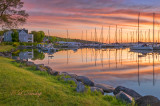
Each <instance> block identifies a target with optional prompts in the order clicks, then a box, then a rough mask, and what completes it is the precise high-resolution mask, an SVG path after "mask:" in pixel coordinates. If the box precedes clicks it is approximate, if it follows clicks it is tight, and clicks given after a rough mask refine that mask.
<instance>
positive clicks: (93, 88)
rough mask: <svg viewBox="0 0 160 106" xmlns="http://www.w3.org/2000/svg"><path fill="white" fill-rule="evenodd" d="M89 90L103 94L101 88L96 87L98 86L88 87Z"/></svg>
mask: <svg viewBox="0 0 160 106" xmlns="http://www.w3.org/2000/svg"><path fill="white" fill-rule="evenodd" d="M90 90H91V92H95V91H98V92H101V93H102V94H104V92H103V89H101V88H98V87H90Z"/></svg>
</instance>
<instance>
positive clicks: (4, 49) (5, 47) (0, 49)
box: [0, 45, 15, 52]
mask: <svg viewBox="0 0 160 106" xmlns="http://www.w3.org/2000/svg"><path fill="white" fill-rule="evenodd" d="M14 48H15V47H13V46H12V45H0V52H7V51H10V50H11V49H14Z"/></svg>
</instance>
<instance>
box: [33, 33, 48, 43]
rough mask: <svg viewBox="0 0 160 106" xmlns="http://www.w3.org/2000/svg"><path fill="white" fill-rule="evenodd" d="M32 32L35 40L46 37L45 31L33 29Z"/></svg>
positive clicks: (41, 39)
mask: <svg viewBox="0 0 160 106" xmlns="http://www.w3.org/2000/svg"><path fill="white" fill-rule="evenodd" d="M31 34H33V36H34V42H38V43H40V42H42V41H43V38H44V37H45V33H44V32H43V31H38V32H36V31H32V32H31Z"/></svg>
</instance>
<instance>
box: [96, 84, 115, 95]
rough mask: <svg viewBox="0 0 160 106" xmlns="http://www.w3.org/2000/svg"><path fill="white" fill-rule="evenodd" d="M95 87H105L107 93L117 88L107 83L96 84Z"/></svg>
mask: <svg viewBox="0 0 160 106" xmlns="http://www.w3.org/2000/svg"><path fill="white" fill-rule="evenodd" d="M95 87H98V88H101V89H103V91H104V92H106V93H111V92H113V91H114V89H115V88H114V87H112V86H110V85H106V84H95Z"/></svg>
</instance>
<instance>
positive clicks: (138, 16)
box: [138, 13, 140, 44]
mask: <svg viewBox="0 0 160 106" xmlns="http://www.w3.org/2000/svg"><path fill="white" fill-rule="evenodd" d="M139 17H140V13H138V44H139Z"/></svg>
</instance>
